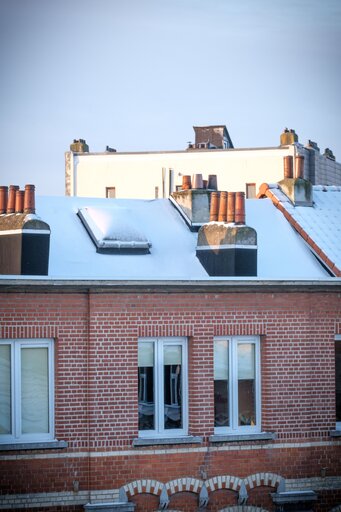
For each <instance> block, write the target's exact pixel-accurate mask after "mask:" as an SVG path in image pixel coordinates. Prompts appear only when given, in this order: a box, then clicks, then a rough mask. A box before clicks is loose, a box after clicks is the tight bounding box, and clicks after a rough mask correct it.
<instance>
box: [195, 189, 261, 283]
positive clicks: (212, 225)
mask: <svg viewBox="0 0 341 512" xmlns="http://www.w3.org/2000/svg"><path fill="white" fill-rule="evenodd" d="M221 199H222V200H223V206H222V207H221V208H219V215H221V210H222V209H225V208H226V209H227V214H225V216H223V215H222V216H221V218H225V219H226V218H227V222H225V221H223V222H216V221H211V222H208V223H206V224H204V225H203V226H202V227H201V228H200V229H199V232H198V242H197V250H196V255H197V258H198V259H199V261H200V263H201V264H202V266H203V267H204V268H205V270H206V272H207V273H208V274H209V275H210V276H222V277H224V276H240V277H242V276H256V275H257V233H256V231H255V230H254V229H253V228H250V227H249V226H246V225H245V194H244V192H229V193H228V194H227V207H226V192H225V193H224V194H223V193H221V194H220V201H221ZM211 205H212V209H214V210H215V211H214V212H212V213H211V218H215V216H216V213H215V212H216V210H217V205H216V196H215V197H214V201H211ZM220 205H221V203H220Z"/></svg>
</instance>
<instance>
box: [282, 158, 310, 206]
mask: <svg viewBox="0 0 341 512" xmlns="http://www.w3.org/2000/svg"><path fill="white" fill-rule="evenodd" d="M293 164H294V159H293V157H292V156H285V157H284V159H283V168H284V178H283V180H282V181H280V182H279V183H278V185H279V187H280V189H281V190H282V192H283V193H284V194H285V195H286V196H287V197H288V199H290V201H291V202H292V204H293V205H294V206H312V205H313V187H312V184H311V182H310V181H308V180H305V179H304V178H303V176H304V172H303V171H304V156H302V155H296V157H295V171H294V168H293V167H294V166H293Z"/></svg>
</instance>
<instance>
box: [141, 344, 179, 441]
mask: <svg viewBox="0 0 341 512" xmlns="http://www.w3.org/2000/svg"><path fill="white" fill-rule="evenodd" d="M146 342H147V343H148V342H149V343H150V342H153V343H154V390H155V392H154V402H155V429H154V430H140V431H139V437H141V438H145V439H148V438H156V437H160V438H172V437H178V436H186V435H187V433H188V355H187V338H184V337H167V338H163V337H159V338H139V340H138V343H146ZM169 345H181V347H182V364H181V371H182V404H181V414H182V424H183V427H182V428H181V429H180V428H179V429H165V428H164V376H163V371H164V370H163V354H164V348H165V347H166V346H169Z"/></svg>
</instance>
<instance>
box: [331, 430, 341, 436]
mask: <svg viewBox="0 0 341 512" xmlns="http://www.w3.org/2000/svg"><path fill="white" fill-rule="evenodd" d="M329 435H330V436H331V437H341V429H337V430H331V431H330V432H329Z"/></svg>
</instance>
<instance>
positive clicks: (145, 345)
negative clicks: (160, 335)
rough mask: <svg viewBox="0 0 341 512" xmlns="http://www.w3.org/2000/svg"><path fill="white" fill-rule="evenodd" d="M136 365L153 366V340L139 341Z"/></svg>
mask: <svg viewBox="0 0 341 512" xmlns="http://www.w3.org/2000/svg"><path fill="white" fill-rule="evenodd" d="M138 365H139V367H141V366H149V367H150V366H154V342H153V341H150V342H149V341H147V342H145V341H143V342H140V343H139V350H138Z"/></svg>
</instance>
